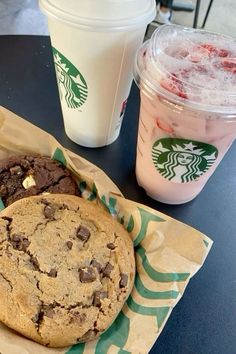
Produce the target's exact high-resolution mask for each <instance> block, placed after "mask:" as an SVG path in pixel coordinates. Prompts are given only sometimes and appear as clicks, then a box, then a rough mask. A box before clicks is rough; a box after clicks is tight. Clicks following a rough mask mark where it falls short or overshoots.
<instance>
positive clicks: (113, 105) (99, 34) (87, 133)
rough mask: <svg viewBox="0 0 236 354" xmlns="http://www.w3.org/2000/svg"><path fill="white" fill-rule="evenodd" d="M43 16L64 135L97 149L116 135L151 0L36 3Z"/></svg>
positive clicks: (151, 14)
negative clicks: (46, 28) (53, 65)
mask: <svg viewBox="0 0 236 354" xmlns="http://www.w3.org/2000/svg"><path fill="white" fill-rule="evenodd" d="M40 6H41V8H42V10H43V11H44V12H45V13H46V14H47V16H48V26H49V32H50V37H51V42H52V50H53V57H54V62H55V69H56V76H57V83H58V89H59V94H60V101H61V107H62V113H63V118H64V125H65V131H66V134H67V135H68V137H69V138H70V139H71V140H73V141H74V142H76V143H77V144H80V145H83V146H87V147H99V146H104V145H108V144H111V143H112V142H113V141H115V140H116V138H117V137H118V136H119V133H120V128H121V123H122V119H123V116H124V113H125V107H126V103H127V98H128V95H129V92H130V88H131V83H132V79H133V75H132V68H133V61H134V58H135V53H136V51H137V49H138V48H139V46H140V45H141V44H142V41H143V37H144V34H145V30H146V27H147V25H148V23H150V22H151V21H152V20H153V19H154V18H155V14H156V3H155V1H154V0H69V1H68V0H40Z"/></svg>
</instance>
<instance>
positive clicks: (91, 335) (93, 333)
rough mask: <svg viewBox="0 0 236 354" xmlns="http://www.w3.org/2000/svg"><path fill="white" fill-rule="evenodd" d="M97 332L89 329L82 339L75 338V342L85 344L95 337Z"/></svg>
mask: <svg viewBox="0 0 236 354" xmlns="http://www.w3.org/2000/svg"><path fill="white" fill-rule="evenodd" d="M98 332H99V331H98V330H97V329H96V328H95V329H94V330H92V329H90V330H89V331H88V332H86V333H85V334H84V335H83V336H82V337H80V338H77V342H87V341H89V340H91V339H93V338H95V337H96V335H97V333H98Z"/></svg>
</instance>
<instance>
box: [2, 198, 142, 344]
mask: <svg viewBox="0 0 236 354" xmlns="http://www.w3.org/2000/svg"><path fill="white" fill-rule="evenodd" d="M134 274H135V260H134V251H133V244H132V241H131V239H130V237H129V234H128V233H127V232H126V230H125V229H124V228H123V226H122V225H120V224H119V223H118V222H117V221H116V220H114V219H113V218H112V217H111V216H110V215H109V214H107V213H106V212H105V211H103V210H102V209H101V208H100V207H98V206H97V205H94V204H93V203H92V202H89V201H86V200H84V199H81V198H79V197H75V196H69V195H49V196H46V197H43V196H36V197H30V198H25V199H21V200H19V201H17V202H15V203H14V204H12V205H11V206H9V207H8V208H6V209H5V210H3V211H2V212H1V217H0V294H1V296H0V321H2V322H3V323H5V324H6V325H7V326H9V327H11V328H13V329H15V330H16V331H18V332H20V333H21V334H23V335H24V336H26V337H29V338H31V339H33V340H35V341H37V342H39V343H41V344H44V345H46V346H50V347H62V346H68V345H71V344H74V343H78V342H84V341H89V340H92V339H94V338H96V337H97V336H99V334H101V333H102V332H103V331H104V330H106V329H107V328H108V327H109V326H110V324H111V323H112V322H113V321H114V319H115V318H116V316H117V315H118V313H119V311H120V310H121V308H122V307H123V305H124V302H125V301H126V299H127V297H128V295H129V294H130V292H131V289H132V286H133V281H134Z"/></svg>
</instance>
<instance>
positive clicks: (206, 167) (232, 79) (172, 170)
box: [134, 25, 236, 204]
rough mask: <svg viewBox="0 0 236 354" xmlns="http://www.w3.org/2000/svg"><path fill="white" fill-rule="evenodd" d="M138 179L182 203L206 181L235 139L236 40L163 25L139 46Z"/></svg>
mask: <svg viewBox="0 0 236 354" xmlns="http://www.w3.org/2000/svg"><path fill="white" fill-rule="evenodd" d="M134 75H135V81H136V83H137V85H138V86H139V88H140V96H141V106H140V117H139V132H138V143H137V158H136V177H137V181H138V184H139V185H140V186H142V187H143V188H144V189H145V191H146V193H147V194H148V195H149V196H151V197H152V198H153V199H156V200H158V201H161V202H163V203H167V204H182V203H186V202H188V201H190V200H192V199H194V198H195V197H196V196H197V195H198V194H199V193H200V191H201V190H202V188H203V187H204V186H205V184H206V182H207V180H208V179H209V177H210V176H211V175H212V173H213V172H214V171H215V169H216V167H217V166H218V164H219V163H220V161H221V160H222V158H223V156H224V155H225V153H226V152H227V150H228V149H229V147H230V146H231V144H232V143H233V141H234V139H235V136H236V41H235V40H234V39H232V38H229V37H226V36H223V35H219V34H215V33H209V32H206V31H201V30H194V29H190V28H186V27H182V26H177V25H171V26H161V27H159V28H158V29H157V30H156V31H155V32H154V33H153V35H152V37H151V39H150V40H149V41H147V42H145V43H144V44H143V46H142V47H141V48H140V49H139V50H138V53H137V56H136V61H135V69H134Z"/></svg>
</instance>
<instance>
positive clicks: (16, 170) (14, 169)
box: [10, 166, 24, 177]
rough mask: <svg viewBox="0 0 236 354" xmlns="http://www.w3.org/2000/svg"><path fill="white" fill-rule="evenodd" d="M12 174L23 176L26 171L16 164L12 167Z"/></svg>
mask: <svg viewBox="0 0 236 354" xmlns="http://www.w3.org/2000/svg"><path fill="white" fill-rule="evenodd" d="M10 174H11V175H12V176H13V175H17V176H19V177H21V176H23V174H24V172H23V171H22V169H21V167H20V166H14V167H11V168H10Z"/></svg>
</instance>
